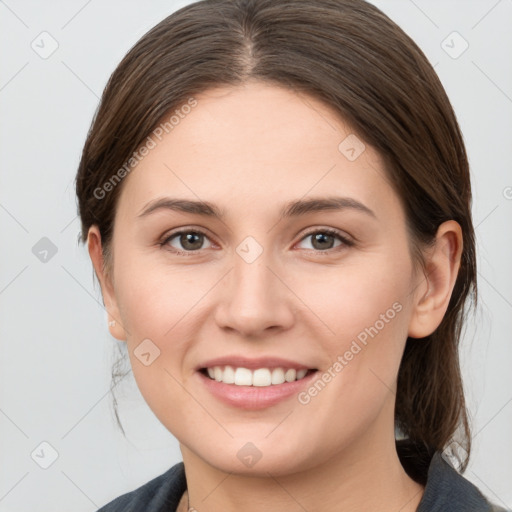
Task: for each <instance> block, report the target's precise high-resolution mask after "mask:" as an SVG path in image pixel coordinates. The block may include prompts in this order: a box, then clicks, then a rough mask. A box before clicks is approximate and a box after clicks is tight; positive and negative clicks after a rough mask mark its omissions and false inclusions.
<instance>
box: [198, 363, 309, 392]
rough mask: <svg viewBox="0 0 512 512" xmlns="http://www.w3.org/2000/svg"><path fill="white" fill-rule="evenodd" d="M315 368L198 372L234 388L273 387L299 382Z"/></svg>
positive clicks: (225, 367)
mask: <svg viewBox="0 0 512 512" xmlns="http://www.w3.org/2000/svg"><path fill="white" fill-rule="evenodd" d="M316 371H317V369H316V368H311V369H308V368H285V367H280V366H277V367H268V368H256V369H254V370H252V369H250V368H245V367H243V366H239V367H235V366H231V365H222V366H221V365H218V366H209V367H205V368H200V369H199V372H200V373H201V374H202V375H204V376H205V377H207V378H208V379H210V380H213V381H216V382H220V383H223V384H231V385H234V386H251V387H260V388H264V387H273V386H280V385H282V384H285V383H287V382H295V381H300V380H303V379H305V378H307V377H308V376H309V375H311V374H312V373H314V372H316Z"/></svg>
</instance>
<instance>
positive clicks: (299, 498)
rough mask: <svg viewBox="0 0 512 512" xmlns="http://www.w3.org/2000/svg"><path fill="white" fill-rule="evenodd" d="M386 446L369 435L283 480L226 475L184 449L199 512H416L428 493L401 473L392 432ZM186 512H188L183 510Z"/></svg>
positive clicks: (190, 497) (193, 505) (190, 491)
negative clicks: (287, 511)
mask: <svg viewBox="0 0 512 512" xmlns="http://www.w3.org/2000/svg"><path fill="white" fill-rule="evenodd" d="M388 439H389V442H387V443H384V442H383V439H382V436H379V435H375V432H368V435H367V436H363V437H361V438H360V439H358V441H357V442H354V443H351V444H350V446H349V447H348V448H346V449H345V450H343V451H342V452H340V453H337V454H335V455H333V456H332V457H331V458H330V459H328V460H326V461H324V462H323V463H321V464H320V465H316V466H314V467H311V468H309V469H307V470H304V471H300V472H295V473H293V474H287V475H284V476H281V475H280V476H278V477H275V476H272V474H271V472H269V473H267V474H268V477H266V476H262V477H255V476H250V475H249V476H248V475H239V474H235V473H225V472H223V471H221V470H219V469H217V468H215V467H213V466H211V465H210V464H208V463H207V462H206V461H204V460H203V459H201V458H199V457H198V456H197V455H196V454H195V453H194V452H192V451H191V450H189V449H188V448H187V447H185V446H183V445H181V451H182V455H183V461H184V465H185V471H186V478H187V487H188V493H187V496H185V497H184V505H185V507H186V506H187V504H188V502H187V501H189V502H190V509H191V510H197V511H198V512H218V511H219V510H222V511H223V512H235V511H237V512H239V511H240V510H244V512H257V511H261V510H265V511H268V512H278V511H279V512H280V511H282V510H297V511H301V510H308V511H309V512H316V511H318V512H320V511H321V512H331V511H332V512H335V511H336V512H340V511H343V512H354V511H359V510H380V511H381V512H396V511H397V510H400V512H415V511H416V510H417V507H418V504H419V502H420V501H421V497H422V495H423V491H424V488H423V486H421V485H420V484H418V483H416V482H415V481H414V480H412V479H411V478H410V477H409V476H408V475H407V474H406V472H405V470H404V469H403V467H402V465H401V463H400V460H399V458H398V455H397V453H396V448H395V441H394V431H393V436H392V437H390V436H388ZM184 510H186V508H185V509H184Z"/></svg>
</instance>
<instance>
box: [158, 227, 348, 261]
mask: <svg viewBox="0 0 512 512" xmlns="http://www.w3.org/2000/svg"><path fill="white" fill-rule="evenodd" d="M184 233H196V234H200V235H203V236H205V237H206V238H208V239H209V237H208V235H207V234H206V233H205V232H204V231H201V230H200V229H184V230H181V231H176V232H174V233H171V234H170V235H168V236H167V235H165V236H164V239H163V240H162V241H161V242H159V245H160V246H161V247H162V248H164V247H165V246H166V245H167V244H168V243H169V241H170V240H172V239H173V238H175V237H176V236H178V235H182V234H184ZM317 233H322V234H326V235H331V236H334V237H336V238H337V239H338V240H340V241H341V242H342V245H341V246H338V247H333V248H331V249H326V250H324V251H321V250H315V249H304V250H306V251H308V252H314V253H321V254H326V253H331V252H335V251H336V249H340V247H341V248H342V247H343V246H345V247H352V246H353V245H354V242H353V241H352V240H349V239H348V238H346V237H345V236H343V235H342V234H341V233H340V232H339V231H337V230H335V229H332V228H320V229H318V228H315V229H314V230H311V231H308V232H307V233H305V234H304V236H303V237H302V238H301V239H300V240H299V242H302V241H303V240H304V239H305V238H307V237H308V236H311V235H314V234H317ZM167 250H169V251H170V252H171V253H173V254H175V255H177V256H196V255H197V254H198V253H199V252H200V251H201V250H202V249H197V250H195V251H178V250H176V249H174V248H172V249H167Z"/></svg>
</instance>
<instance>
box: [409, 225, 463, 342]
mask: <svg viewBox="0 0 512 512" xmlns="http://www.w3.org/2000/svg"><path fill="white" fill-rule="evenodd" d="M462 247H463V240H462V229H461V227H460V225H459V224H458V223H457V222H456V221H454V220H449V221H446V222H443V223H442V224H441V225H440V226H439V228H438V230H437V235H436V240H435V244H434V246H433V247H432V248H430V249H429V251H428V254H427V255H426V272H425V274H424V277H423V278H422V282H420V284H419V285H417V290H416V292H415V301H414V304H413V308H414V309H413V312H412V314H411V320H410V323H409V332H408V335H409V337H411V338H424V337H426V336H428V335H430V334H432V333H433V332H434V331H435V330H436V329H437V328H438V327H439V325H440V324H441V322H442V320H443V317H444V315H445V313H446V310H447V309H448V305H449V303H450V298H451V295H452V292H453V287H454V286H455V282H456V280H457V275H458V272H459V268H460V261H461V255H462Z"/></svg>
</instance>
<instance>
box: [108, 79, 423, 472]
mask: <svg viewBox="0 0 512 512" xmlns="http://www.w3.org/2000/svg"><path fill="white" fill-rule="evenodd" d="M195 100H196V101H197V104H196V105H195V106H194V107H193V108H190V109H188V108H187V109H183V110H182V111H181V112H182V115H181V116H179V122H177V123H175V125H174V128H173V129H172V130H170V129H169V125H168V126H167V130H168V133H166V131H165V130H159V131H158V132H157V133H158V134H159V137H157V136H156V135H155V134H153V135H152V136H151V137H152V141H153V142H148V148H149V149H148V151H147V152H146V153H147V155H146V156H145V157H144V158H143V159H142V161H141V162H140V163H138V165H137V166H136V167H135V168H134V170H133V171H131V173H130V174H129V175H128V176H127V177H126V178H125V180H126V181H125V183H123V190H122V193H121V196H120V198H119V203H118V209H117V212H116V218H115V227H114V235H113V240H112V251H113V274H112V275H113V292H112V294H111V295H108V292H107V298H106V301H105V302H106V305H107V309H108V310H109V312H110V313H111V314H112V315H113V317H114V318H116V319H117V320H118V322H120V324H121V325H122V327H121V326H120V325H119V324H118V326H117V327H116V328H114V329H113V331H112V332H113V334H114V335H115V336H116V337H118V338H120V339H126V341H127V344H128V351H129V355H130V360H131V364H132V367H133V373H134V376H135V379H136V381H137V384H138V386H139V388H140V391H141V393H142V395H143V396H144V398H145V400H146V401H147V403H148V404H149V406H150V407H151V409H152V410H153V411H154V413H155V414H156V416H157V417H158V418H159V420H160V421H161V422H162V423H163V424H164V425H165V427H167V428H168V430H169V431H170V432H172V433H173V434H174V435H175V436H176V437H177V438H178V440H179V441H180V443H181V445H182V449H183V448H184V449H186V450H188V451H189V452H193V453H194V454H195V456H199V457H200V458H201V459H202V460H203V461H205V462H206V463H208V464H210V465H212V466H214V467H216V468H219V469H221V470H223V471H226V472H238V473H244V472H246V473H249V472H253V473H255V474H266V472H270V473H272V474H274V475H277V474H285V473H287V472H295V471H299V470H301V469H307V468H312V467H314V466H316V465H318V464H320V463H322V462H325V461H327V460H328V459H330V458H331V457H332V456H333V455H336V454H342V453H344V454H346V455H347V456H348V455H349V454H350V453H352V454H356V453H357V452H358V450H359V451H360V450H361V449H362V447H364V448H365V449H368V448H369V447H371V446H373V447H374V448H375V449H376V450H377V449H378V448H377V447H378V446H381V445H382V443H383V442H384V439H389V438H390V436H392V435H393V431H394V430H393V429H394V424H393V409H394V403H395V389H396V377H397V372H398V368H399V364H400V359H401V356H402V352H403V349H404V344H405V341H406V338H407V335H408V334H411V335H412V333H411V325H412V321H413V316H414V315H413V312H414V306H415V303H416V302H417V300H418V293H419V290H423V292H424V288H422V287H421V288H419V287H418V283H420V282H421V280H420V279H419V278H417V276H416V275H415V272H414V267H413V264H412V260H411V256H410V253H409V246H408V234H407V231H406V223H405V216H404V212H403V209H402V207H401V204H400V201H399V198H398V196H397V194H396V193H395V192H394V191H393V189H392V187H391V186H390V183H389V181H388V179H387V177H386V175H385V173H384V168H383V163H382V160H381V159H380V158H379V156H378V154H377V153H376V151H375V150H373V149H372V148H371V147H370V146H368V145H366V147H364V146H363V145H362V142H361V141H360V140H359V139H357V137H356V136H355V135H354V134H353V133H352V132H351V130H350V128H349V127H348V126H347V125H345V124H344V123H343V122H342V121H341V120H340V119H339V118H338V117H337V116H336V115H335V114H334V113H333V112H332V111H331V110H330V109H329V108H327V107H326V106H325V105H324V104H322V103H321V102H319V101H317V100H315V99H313V98H312V97H309V96H303V95H302V96H299V95H297V94H296V93H294V92H292V91H290V90H287V89H284V88H279V87H276V86H269V85H264V84H262V83H256V82H253V83H250V84H247V85H245V86H243V87H239V88H219V89H215V90H211V91H209V92H208V93H205V94H202V95H199V96H196V97H195ZM185 111H186V112H189V113H188V114H183V112H185ZM160 139H161V140H160ZM150 146H151V147H150ZM342 198H343V199H342ZM172 201H174V203H172ZM176 201H182V202H183V201H186V202H187V205H188V206H187V207H186V208H179V207H178V206H179V204H178V203H177V202H176ZM327 201H329V202H327ZM192 202H193V203H198V206H195V207H194V208H193V209H192V208H190V206H191V203H192ZM205 203H208V206H209V207H206V205H205ZM336 203H337V205H336ZM173 204H174V207H172V205H173ZM182 206H186V205H185V203H182ZM187 210H188V211H187ZM192 210H193V211H192ZM201 212H202V213H201ZM213 212H215V213H218V214H219V215H221V216H220V217H219V216H217V215H216V214H215V215H214V214H212V213H213ZM331 232H334V234H333V233H331ZM422 279H423V278H422ZM105 292H106V291H105V290H104V293H105ZM123 328H124V330H123ZM226 366H231V367H232V370H230V369H229V368H228V369H227V370H225V367H226ZM214 367H218V368H217V369H214ZM205 368H209V369H210V373H212V375H214V379H211V378H210V377H209V376H208V370H204V369H205ZM237 368H242V369H240V370H238V369H237ZM244 368H245V370H244ZM279 368H281V369H279ZM256 369H260V370H259V371H257V372H254V371H252V370H256ZM222 370H224V371H222ZM294 370H295V372H294ZM297 370H299V371H298V372H297ZM300 370H315V371H314V372H310V371H308V373H307V374H306V376H303V374H304V373H305V372H304V371H300ZM297 373H298V375H297ZM297 376H298V377H302V378H301V379H299V380H297V381H295V382H292V381H293V379H294V378H295V379H296V378H297ZM215 377H216V378H217V379H223V380H226V381H227V382H226V383H224V382H219V381H217V380H215ZM233 379H235V380H236V383H233ZM287 379H288V380H289V381H290V382H288V381H287ZM283 380H285V382H284V383H282V381H283ZM250 382H252V383H253V384H255V385H252V386H249V385H248V384H249V383H250ZM272 382H274V383H275V384H272ZM280 382H281V384H279V383H280ZM237 383H238V384H237ZM239 384H241V385H239Z"/></svg>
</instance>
